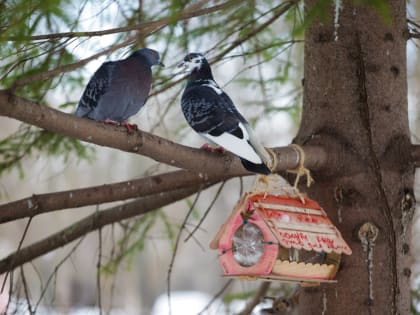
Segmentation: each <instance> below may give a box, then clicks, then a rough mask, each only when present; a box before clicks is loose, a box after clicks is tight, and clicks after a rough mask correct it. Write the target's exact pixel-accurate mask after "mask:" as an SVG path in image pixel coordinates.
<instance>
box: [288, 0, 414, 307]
mask: <svg viewBox="0 0 420 315" xmlns="http://www.w3.org/2000/svg"><path fill="white" fill-rule="evenodd" d="M317 3H319V1H317V0H307V1H306V3H305V10H306V12H309V10H310V9H311V8H312V7H313V6H314V5H316V4H317ZM353 4H354V1H343V3H342V7H341V11H340V15H339V20H338V21H339V27H338V29H337V36H338V38H337V39H336V38H335V33H334V31H335V27H334V18H333V17H334V8H332V7H331V8H330V12H329V14H328V15H329V16H330V18H329V19H328V20H322V21H320V20H317V21H315V22H314V23H312V24H311V25H310V27H309V29H308V30H307V32H306V36H305V69H304V76H305V78H304V102H303V103H304V104H303V105H304V106H303V113H302V122H301V127H300V130H299V132H298V135H297V137H296V139H295V142H296V143H298V144H302V145H306V144H320V145H322V146H324V147H326V148H328V149H329V150H330V154H331V156H332V157H333V159H332V160H331V163H330V166H329V167H328V169H324V170H322V171H318V172H314V173H313V175H314V178H315V184H314V185H313V186H312V187H311V188H310V189H309V190H308V193H309V195H310V197H312V198H314V199H316V200H318V202H319V203H320V204H321V205H322V206H323V207H324V209H325V210H326V212H327V213H328V215H329V217H330V218H331V219H332V221H333V222H334V223H335V224H336V225H337V227H338V229H339V230H340V231H341V232H342V235H343V237H344V238H345V239H346V241H347V242H348V243H349V245H350V247H351V248H352V250H353V254H352V255H351V256H346V257H343V258H342V265H341V267H340V270H339V273H338V276H337V280H338V283H337V284H333V285H323V286H321V287H316V288H306V289H303V290H302V293H301V296H300V303H299V304H300V306H299V307H300V309H299V311H300V314H305V315H306V314H323V315H326V314H333V315H337V314H357V315H359V314H378V315H383V314H409V313H410V307H409V297H410V291H409V289H410V288H409V279H410V273H411V272H410V264H411V259H410V248H409V245H408V244H409V235H410V223H411V218H412V215H413V209H414V196H413V179H414V178H413V175H414V168H413V166H412V164H411V159H410V147H411V144H410V135H409V129H408V117H407V82H406V80H407V77H406V35H407V32H406V7H405V1H404V0H398V1H390V2H389V9H390V13H391V17H392V20H391V21H386V18H384V16H383V15H381V14H380V13H379V12H378V11H377V10H376V9H374V8H372V7H366V6H362V5H353Z"/></svg>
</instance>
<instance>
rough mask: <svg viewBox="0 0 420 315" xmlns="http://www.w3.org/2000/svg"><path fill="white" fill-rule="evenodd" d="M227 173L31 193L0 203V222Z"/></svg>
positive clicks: (159, 177) (181, 173) (219, 177)
mask: <svg viewBox="0 0 420 315" xmlns="http://www.w3.org/2000/svg"><path fill="white" fill-rule="evenodd" d="M229 177H230V176H223V175H216V176H214V175H210V176H209V177H206V178H204V177H203V176H200V175H199V174H197V173H191V172H188V171H175V172H170V173H166V174H162V175H155V176H150V177H145V178H140V179H133V180H129V181H124V182H119V183H114V184H107V185H101V186H93V187H88V188H81V189H75V190H65V191H60V192H54V193H47V194H39V195H32V196H30V197H27V198H24V199H20V200H17V201H14V202H10V203H6V204H3V205H0V223H5V222H9V221H13V220H17V219H21V218H24V217H34V216H36V215H39V214H42V213H47V212H51V211H55V210H60V209H69V208H77V207H83V206H88V205H95V204H103V203H106V202H113V201H119V200H126V199H130V198H139V197H144V196H148V195H153V194H156V193H160V192H166V191H170V190H174V189H180V188H187V187H195V186H198V185H200V184H205V183H209V182H210V181H212V182H213V181H217V180H222V179H227V178H229Z"/></svg>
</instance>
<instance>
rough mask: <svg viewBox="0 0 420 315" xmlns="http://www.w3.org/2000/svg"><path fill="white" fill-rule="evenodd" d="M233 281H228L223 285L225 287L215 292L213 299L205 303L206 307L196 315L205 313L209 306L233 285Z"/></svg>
mask: <svg viewBox="0 0 420 315" xmlns="http://www.w3.org/2000/svg"><path fill="white" fill-rule="evenodd" d="M233 281H235V280H233V279H229V281H227V282H226V283H225V285H224V286H223V287H222V288H221V289H220V290H219V292H217V293H216V294H215V295H214V296H213V298H212V299H211V300H210V301H209V302H208V303H207V305H206V306H205V307H204V308H203V309H202V310H201V311H200V312H199V313H198V314H197V315H203V314H205V312H206V311H207V310H208V309H209V308H210V306H211V305H212V304H213V303H214V302H215V301H216V300H217V299H218V298H219V297H220V296H221V295H222V294H223V293H224V292H225V291H226V289H227V288H228V287H229V286H230V285H231V284H232V283H233Z"/></svg>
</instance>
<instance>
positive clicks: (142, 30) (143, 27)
mask: <svg viewBox="0 0 420 315" xmlns="http://www.w3.org/2000/svg"><path fill="white" fill-rule="evenodd" d="M207 2H208V0H204V1H200V2H199V3H196V4H194V5H192V6H191V7H189V8H186V9H184V10H183V11H181V12H179V13H177V14H175V15H171V16H168V17H165V18H162V19H159V20H156V21H151V22H144V23H139V24H135V25H131V26H124V27H117V28H112V29H108V30H102V31H91V32H64V33H54V34H44V35H35V36H29V37H16V36H13V37H6V38H4V40H8V41H22V40H31V41H38V40H56V39H61V38H74V37H94V36H104V35H110V34H116V33H126V32H130V31H135V30H137V31H138V33H137V36H138V35H139V34H141V35H144V34H147V33H149V32H151V30H155V29H157V28H160V27H163V26H166V25H168V24H171V23H174V22H175V21H182V20H187V19H190V18H193V17H198V16H203V15H207V14H210V13H213V12H217V11H221V10H225V9H227V8H229V7H230V6H233V5H234V4H237V3H238V2H239V1H238V0H229V1H226V2H224V3H222V4H218V5H214V6H212V7H209V8H203V9H199V8H200V7H202V6H203V5H205V4H206V3H207Z"/></svg>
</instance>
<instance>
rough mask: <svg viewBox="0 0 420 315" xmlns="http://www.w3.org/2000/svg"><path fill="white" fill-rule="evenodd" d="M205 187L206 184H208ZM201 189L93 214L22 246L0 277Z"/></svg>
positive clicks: (1, 265) (0, 267)
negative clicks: (76, 241) (82, 238)
mask: <svg viewBox="0 0 420 315" xmlns="http://www.w3.org/2000/svg"><path fill="white" fill-rule="evenodd" d="M208 186H209V185H208ZM206 187H207V186H204V187H194V188H189V189H179V190H174V191H171V192H166V193H162V194H156V195H152V196H148V197H143V198H139V199H137V200H135V201H133V202H130V203H126V204H124V205H121V206H117V207H113V208H110V209H108V210H103V211H100V212H95V213H93V214H91V215H90V216H87V217H86V218H84V219H82V220H79V221H77V222H75V223H73V224H71V225H70V226H69V227H67V228H65V229H63V230H61V231H59V232H57V233H55V234H52V235H51V236H49V237H47V238H45V239H43V240H40V241H38V242H35V243H33V244H31V245H28V246H27V247H24V248H22V249H20V250H18V251H16V252H14V253H12V254H10V255H9V256H7V257H5V258H3V259H1V260H0V274H2V273H4V272H7V271H11V270H13V269H14V268H16V267H18V266H21V265H23V264H25V263H27V262H29V261H31V260H33V259H35V258H37V257H39V256H42V255H44V254H46V253H48V252H50V251H53V250H55V249H57V248H59V247H62V246H64V245H66V244H68V243H70V242H72V241H74V240H76V239H78V238H79V237H82V236H84V235H86V234H88V233H90V232H92V231H95V230H97V229H99V228H101V227H104V226H106V225H108V224H111V223H114V222H117V221H121V220H124V219H127V218H130V217H134V216H137V215H141V214H145V213H147V212H150V211H153V210H155V209H157V208H160V207H163V206H165V205H168V204H170V203H173V202H175V201H178V200H181V199H183V198H185V197H187V196H189V195H191V194H193V193H195V192H196V191H197V190H199V189H204V188H206Z"/></svg>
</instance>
